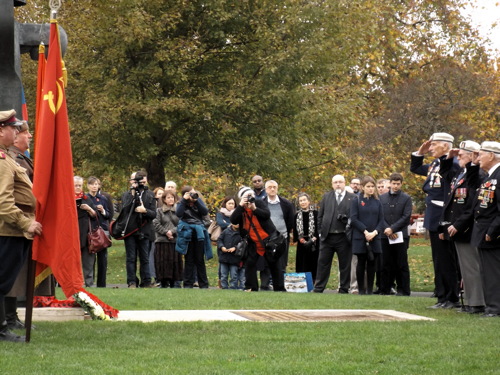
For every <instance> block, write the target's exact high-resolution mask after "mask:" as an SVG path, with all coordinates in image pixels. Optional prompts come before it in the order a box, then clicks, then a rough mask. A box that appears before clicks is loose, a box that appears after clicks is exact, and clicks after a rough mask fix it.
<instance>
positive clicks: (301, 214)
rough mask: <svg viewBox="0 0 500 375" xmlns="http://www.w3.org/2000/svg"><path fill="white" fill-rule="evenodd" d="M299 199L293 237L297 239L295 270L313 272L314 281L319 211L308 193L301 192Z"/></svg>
mask: <svg viewBox="0 0 500 375" xmlns="http://www.w3.org/2000/svg"><path fill="white" fill-rule="evenodd" d="M298 200H299V206H300V210H299V211H298V212H297V213H296V214H295V218H294V221H293V238H294V240H295V241H297V257H296V260H295V272H311V275H312V278H313V282H314V281H315V280H316V270H317V268H318V256H319V251H318V247H319V241H318V239H319V234H318V211H317V210H315V209H314V207H313V206H312V205H311V198H310V197H309V195H308V194H306V193H300V194H299V196H298Z"/></svg>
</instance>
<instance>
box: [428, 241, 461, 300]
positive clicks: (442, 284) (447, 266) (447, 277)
mask: <svg viewBox="0 0 500 375" xmlns="http://www.w3.org/2000/svg"><path fill="white" fill-rule="evenodd" d="M429 235H430V239H431V247H432V253H433V260H434V280H435V285H436V296H437V299H438V302H439V303H442V302H446V301H450V302H458V273H457V257H456V250H455V245H454V243H453V242H452V241H447V240H440V239H439V233H437V232H429Z"/></svg>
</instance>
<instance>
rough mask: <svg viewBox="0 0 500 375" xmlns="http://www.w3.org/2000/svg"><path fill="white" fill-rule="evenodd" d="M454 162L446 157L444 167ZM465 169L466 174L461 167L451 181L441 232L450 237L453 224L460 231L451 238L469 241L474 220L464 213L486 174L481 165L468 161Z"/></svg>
mask: <svg viewBox="0 0 500 375" xmlns="http://www.w3.org/2000/svg"><path fill="white" fill-rule="evenodd" d="M452 163H453V162H452V160H451V159H446V160H445V161H443V163H442V169H448V168H450V167H451V165H452ZM465 171H466V173H465V174H464V173H463V172H464V169H460V170H459V171H458V172H457V174H456V175H455V176H453V178H452V179H451V181H450V192H449V193H448V197H447V198H446V203H445V205H444V209H443V214H442V217H441V223H442V224H443V225H440V227H439V232H440V233H444V234H445V237H446V238H448V237H447V236H448V233H447V228H448V226H449V225H453V226H454V227H455V228H456V229H457V231H458V232H457V234H455V235H454V236H453V237H451V239H452V240H454V241H458V242H465V243H469V242H470V240H471V234H472V226H473V223H474V221H473V220H472V218H471V217H470V215H467V214H465V215H464V213H465V212H466V211H467V207H468V205H469V203H470V202H471V201H472V200H473V199H474V196H475V195H476V189H477V188H478V187H479V185H480V184H481V179H483V178H484V177H485V176H484V173H481V170H480V168H479V165H472V164H471V163H468V164H467V165H466V166H465ZM450 177H451V176H450ZM447 180H448V179H447Z"/></svg>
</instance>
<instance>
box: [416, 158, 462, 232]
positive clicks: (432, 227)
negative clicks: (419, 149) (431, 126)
mask: <svg viewBox="0 0 500 375" xmlns="http://www.w3.org/2000/svg"><path fill="white" fill-rule="evenodd" d="M446 157H447V156H446V155H443V156H441V157H440V158H437V159H434V160H433V161H432V163H430V164H424V157H423V156H417V155H414V154H412V155H411V166H410V171H411V172H413V173H415V174H418V175H421V176H426V177H427V178H426V179H425V181H424V184H423V186H422V190H423V191H424V192H425V194H426V197H425V217H424V227H425V228H427V229H428V230H429V231H431V232H437V231H438V229H439V221H440V218H441V214H442V212H443V207H444V202H445V200H446V197H447V196H448V193H449V192H450V184H449V183H446V179H445V178H446V177H447V176H446V175H447V174H451V175H452V176H454V175H455V173H456V172H457V171H458V170H459V169H460V167H459V165H458V163H457V162H456V160H454V163H453V166H452V167H451V168H450V169H449V170H447V171H445V172H444V171H443V172H442V171H441V162H442V161H443V160H445V159H446ZM433 201H434V202H441V204H437V203H433Z"/></svg>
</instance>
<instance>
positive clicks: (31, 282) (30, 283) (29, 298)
mask: <svg viewBox="0 0 500 375" xmlns="http://www.w3.org/2000/svg"><path fill="white" fill-rule="evenodd" d="M49 5H50V20H51V21H52V20H56V19H57V11H58V9H59V8H60V7H61V0H50V2H49ZM56 22H57V21H56ZM49 48H50V46H49ZM37 96H38V93H37ZM37 99H40V98H37ZM36 104H37V113H36V115H37V117H39V113H38V103H36ZM35 125H36V126H37V127H38V121H37V123H36V124H35ZM36 263H37V262H36V260H34V259H33V252H32V248H31V246H30V249H29V252H28V275H27V283H26V313H25V318H24V325H25V327H26V342H27V343H28V342H30V340H31V327H32V321H33V297H34V295H35V272H36Z"/></svg>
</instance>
